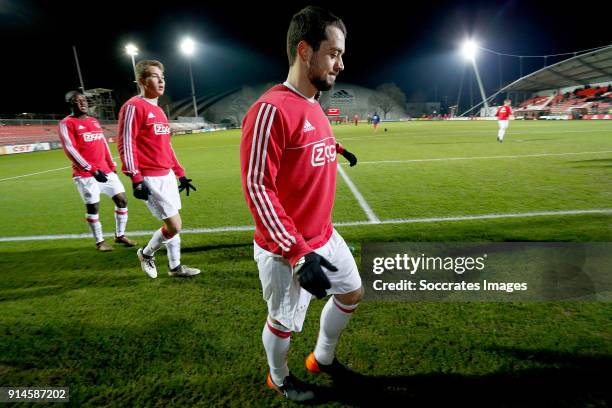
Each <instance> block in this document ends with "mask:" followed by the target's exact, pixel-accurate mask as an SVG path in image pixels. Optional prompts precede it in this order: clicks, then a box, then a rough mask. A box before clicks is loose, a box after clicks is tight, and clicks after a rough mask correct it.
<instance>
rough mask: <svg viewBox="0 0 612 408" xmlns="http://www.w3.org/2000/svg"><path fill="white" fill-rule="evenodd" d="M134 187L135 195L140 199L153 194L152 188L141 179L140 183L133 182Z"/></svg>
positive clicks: (147, 197) (145, 198) (146, 198)
mask: <svg viewBox="0 0 612 408" xmlns="http://www.w3.org/2000/svg"><path fill="white" fill-rule="evenodd" d="M132 188H133V189H134V197H136V198H137V199H139V200H145V201H146V200H148V199H149V196H150V195H151V190H149V187H148V186H147V183H145V182H144V181H141V182H140V183H133V184H132Z"/></svg>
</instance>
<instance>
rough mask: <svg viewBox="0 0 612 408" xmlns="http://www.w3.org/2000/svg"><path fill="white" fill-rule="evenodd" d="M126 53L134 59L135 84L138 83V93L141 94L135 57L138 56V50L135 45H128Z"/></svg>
mask: <svg viewBox="0 0 612 408" xmlns="http://www.w3.org/2000/svg"><path fill="white" fill-rule="evenodd" d="M125 52H126V54H127V55H129V56H130V57H132V69H133V70H134V82H135V83H136V92H137V93H140V87H138V77H137V75H136V62H135V61H134V57H135V56H136V55H138V48H136V46H135V45H134V44H128V45H126V46H125Z"/></svg>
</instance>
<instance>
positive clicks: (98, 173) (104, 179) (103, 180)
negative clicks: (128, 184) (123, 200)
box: [93, 169, 108, 183]
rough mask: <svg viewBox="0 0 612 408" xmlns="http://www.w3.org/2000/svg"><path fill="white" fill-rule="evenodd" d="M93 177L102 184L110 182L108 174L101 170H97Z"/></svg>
mask: <svg viewBox="0 0 612 408" xmlns="http://www.w3.org/2000/svg"><path fill="white" fill-rule="evenodd" d="M93 176H94V178H95V179H96V180H97V181H99V182H100V183H106V182H107V181H108V177H106V174H104V172H103V171H102V170H100V169H98V170H96V172H95V173H94V174H93Z"/></svg>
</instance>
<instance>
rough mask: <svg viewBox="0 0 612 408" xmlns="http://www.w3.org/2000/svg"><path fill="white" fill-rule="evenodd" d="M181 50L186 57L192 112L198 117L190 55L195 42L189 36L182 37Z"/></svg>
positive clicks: (193, 49)
mask: <svg viewBox="0 0 612 408" xmlns="http://www.w3.org/2000/svg"><path fill="white" fill-rule="evenodd" d="M181 52H182V53H183V54H184V55H185V56H186V57H187V63H188V64H189V77H190V78H191V98H192V99H193V114H194V117H196V118H197V117H198V105H197V103H196V94H195V85H194V83H193V71H192V70H191V56H192V55H193V53H194V52H195V43H194V42H193V40H192V39H191V38H188V37H187V38H184V39H183V41H181Z"/></svg>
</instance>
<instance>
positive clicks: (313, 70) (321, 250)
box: [240, 6, 363, 401]
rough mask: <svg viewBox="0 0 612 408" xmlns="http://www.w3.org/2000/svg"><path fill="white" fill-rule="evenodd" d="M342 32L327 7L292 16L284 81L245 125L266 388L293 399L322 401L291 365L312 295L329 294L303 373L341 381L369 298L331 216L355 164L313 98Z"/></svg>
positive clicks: (331, 66) (334, 61) (330, 73)
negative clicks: (340, 355) (355, 324)
mask: <svg viewBox="0 0 612 408" xmlns="http://www.w3.org/2000/svg"><path fill="white" fill-rule="evenodd" d="M345 35H346V28H345V26H344V23H343V22H342V20H340V19H339V18H338V17H336V16H334V15H333V14H331V13H330V12H328V11H326V10H323V9H321V8H318V7H312V6H310V7H306V8H305V9H303V10H301V11H300V12H298V13H297V14H295V15H294V16H293V18H292V20H291V23H290V25H289V31H288V33H287V54H288V57H289V65H290V68H289V75H288V77H287V81H285V82H284V83H283V84H282V85H276V86H274V87H272V88H271V89H269V90H268V91H267V92H266V93H265V94H264V95H262V96H261V97H260V98H259V100H257V101H256V102H255V104H253V106H252V107H251V108H250V110H249V111H248V112H247V114H246V116H245V118H244V121H243V126H242V139H241V143H240V167H241V176H242V185H243V191H244V195H245V198H246V201H247V204H248V206H249V209H250V210H251V213H252V214H253V218H254V220H255V226H256V229H255V246H254V247H255V248H254V258H255V261H256V262H257V267H258V269H259V278H260V280H261V284H262V289H263V297H264V299H265V301H266V303H267V307H268V318H267V320H266V323H265V324H264V328H263V333H262V341H263V344H264V348H265V350H266V355H267V359H268V365H269V368H270V372H269V375H268V380H267V383H268V386H269V387H270V388H271V389H273V390H276V391H278V392H279V393H281V394H282V395H284V396H285V397H286V398H288V399H290V400H294V401H307V400H311V399H313V398H314V397H315V395H314V392H313V391H312V390H311V389H310V388H309V387H308V386H307V385H306V384H304V383H302V382H301V381H299V380H297V379H296V378H295V377H293V376H292V375H291V374H290V373H289V368H288V367H287V352H288V350H289V342H290V338H291V332H293V331H296V332H299V331H301V330H302V324H303V322H304V318H305V316H306V310H307V309H308V305H309V302H310V300H311V297H312V296H316V297H317V298H319V299H322V298H324V297H326V296H327V295H330V294H331V295H332V296H331V297H330V298H329V300H328V301H327V303H326V304H325V306H324V308H323V312H322V314H321V322H320V331H319V336H318V339H317V343H316V346H315V349H314V352H312V353H310V354H309V355H308V357H307V358H306V368H307V369H308V370H309V371H310V372H312V373H321V372H323V373H327V374H330V375H332V376H334V377H336V378H337V379H339V378H344V379H346V378H347V377H349V376H350V374H351V372H350V370H349V369H348V368H346V367H345V366H343V365H342V364H340V363H339V362H338V360H337V359H336V358H335V351H336V345H337V343H338V340H339V337H340V334H341V333H342V331H343V329H344V328H345V327H346V325H347V324H348V322H349V320H350V318H351V316H352V314H353V312H354V311H355V309H356V308H357V305H358V303H359V301H360V300H361V299H362V297H363V288H362V284H361V278H360V276H359V272H358V270H357V265H356V264H355V260H354V259H353V256H352V254H351V252H350V250H349V248H348V246H347V244H346V243H345V242H344V240H343V239H342V237H341V236H340V234H338V232H337V231H336V230H335V229H334V227H333V225H332V219H331V215H332V208H333V205H334V196H335V193H336V171H337V166H338V162H337V154H341V155H343V156H344V157H345V158H346V159H347V160H349V162H350V165H351V166H354V165H355V164H356V163H357V158H356V157H355V155H353V154H352V153H350V152H348V151H347V150H346V149H344V147H342V146H341V145H340V144H339V143H337V142H336V139H335V138H334V135H333V133H332V129H331V126H330V125H329V121H328V120H327V118H326V116H325V113H324V112H323V110H322V109H321V106H320V105H319V103H318V101H317V99H316V96H317V95H318V94H319V92H320V91H328V90H330V89H331V88H332V87H333V85H334V83H335V80H336V77H337V76H338V74H339V73H340V72H341V71H343V70H344V64H343V61H342V56H343V54H344V44H345Z"/></svg>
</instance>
